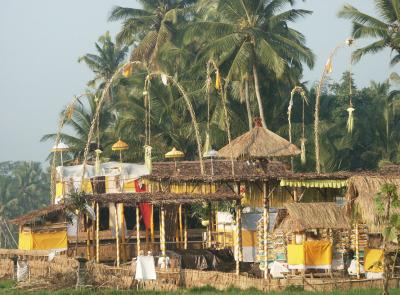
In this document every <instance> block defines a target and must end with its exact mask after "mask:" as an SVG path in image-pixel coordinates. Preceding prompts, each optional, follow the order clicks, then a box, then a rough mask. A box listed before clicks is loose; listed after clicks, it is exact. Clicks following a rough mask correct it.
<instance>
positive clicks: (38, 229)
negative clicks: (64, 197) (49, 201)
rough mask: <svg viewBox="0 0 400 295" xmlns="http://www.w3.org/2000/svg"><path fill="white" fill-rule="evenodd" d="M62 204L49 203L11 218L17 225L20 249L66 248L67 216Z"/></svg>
mask: <svg viewBox="0 0 400 295" xmlns="http://www.w3.org/2000/svg"><path fill="white" fill-rule="evenodd" d="M64 210H65V206H64V205H63V204H56V205H49V206H47V207H44V208H42V209H39V210H35V211H31V212H29V213H28V214H25V215H23V216H20V217H18V218H15V219H12V220H10V221H9V222H10V223H11V224H16V225H19V242H18V249H20V250H66V249H67V247H68V237H67V216H66V214H65V211H64Z"/></svg>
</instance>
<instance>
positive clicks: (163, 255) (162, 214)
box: [160, 206, 167, 267]
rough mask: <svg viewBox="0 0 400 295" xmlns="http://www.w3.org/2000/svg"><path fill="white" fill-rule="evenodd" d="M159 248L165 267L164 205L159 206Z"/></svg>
mask: <svg viewBox="0 0 400 295" xmlns="http://www.w3.org/2000/svg"><path fill="white" fill-rule="evenodd" d="M160 223H161V224H160V248H161V256H162V257H163V258H164V263H165V267H166V266H167V259H166V256H167V253H166V248H165V209H164V206H162V207H161V220H160Z"/></svg>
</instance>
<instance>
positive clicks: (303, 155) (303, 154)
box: [288, 86, 308, 169]
mask: <svg viewBox="0 0 400 295" xmlns="http://www.w3.org/2000/svg"><path fill="white" fill-rule="evenodd" d="M296 93H297V94H300V96H301V98H302V101H303V111H302V137H301V138H300V144H301V163H302V164H303V165H304V164H305V163H306V142H307V139H306V136H305V104H306V103H307V104H308V99H307V96H306V93H305V91H304V89H303V88H302V87H300V86H295V87H294V88H293V89H292V91H291V92H290V100H289V106H288V123H289V142H290V143H292V109H293V98H294V95H295V94H296ZM291 164H292V169H293V157H291Z"/></svg>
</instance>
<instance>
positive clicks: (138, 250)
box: [136, 205, 140, 256]
mask: <svg viewBox="0 0 400 295" xmlns="http://www.w3.org/2000/svg"><path fill="white" fill-rule="evenodd" d="M136 251H137V256H139V255H140V210H139V205H136Z"/></svg>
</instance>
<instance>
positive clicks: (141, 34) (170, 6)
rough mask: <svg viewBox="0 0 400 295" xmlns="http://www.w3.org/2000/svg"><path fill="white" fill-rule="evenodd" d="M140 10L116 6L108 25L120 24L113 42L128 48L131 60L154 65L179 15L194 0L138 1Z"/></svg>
mask: <svg viewBox="0 0 400 295" xmlns="http://www.w3.org/2000/svg"><path fill="white" fill-rule="evenodd" d="M139 2H140V3H141V4H142V6H143V9H136V8H126V7H120V6H116V7H114V8H113V9H112V11H111V13H110V17H109V20H110V21H120V20H122V29H121V31H120V32H119V33H118V35H117V42H118V43H120V44H121V43H123V44H128V45H132V44H134V45H135V47H134V49H133V51H132V56H131V60H134V61H141V62H144V63H146V64H147V65H148V66H151V65H154V64H155V59H156V57H157V54H158V51H159V50H160V48H161V47H162V46H163V45H164V44H166V43H167V42H168V41H170V40H171V37H172V35H173V33H174V31H175V28H174V25H175V24H176V23H177V20H178V17H179V14H180V13H181V12H182V11H184V10H185V9H186V8H188V7H189V6H191V5H192V4H193V3H195V2H196V1H195V0H139Z"/></svg>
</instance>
